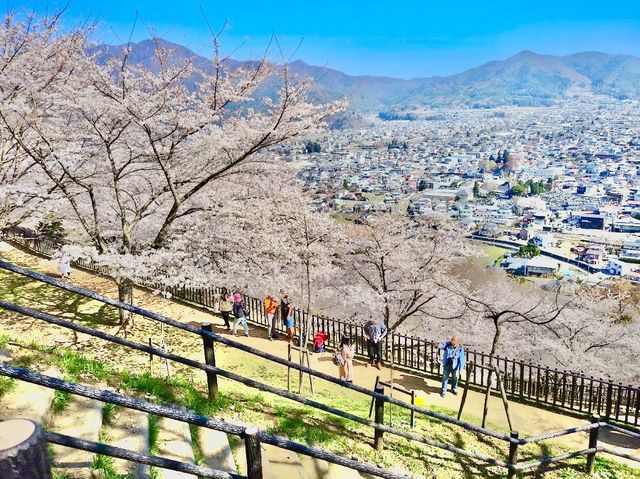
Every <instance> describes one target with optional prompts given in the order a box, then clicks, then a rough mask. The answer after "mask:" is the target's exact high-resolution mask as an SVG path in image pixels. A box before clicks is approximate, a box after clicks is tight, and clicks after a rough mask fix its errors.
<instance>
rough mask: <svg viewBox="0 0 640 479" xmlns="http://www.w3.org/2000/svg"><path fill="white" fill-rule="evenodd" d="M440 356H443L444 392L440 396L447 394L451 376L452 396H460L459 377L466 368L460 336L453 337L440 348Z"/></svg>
mask: <svg viewBox="0 0 640 479" xmlns="http://www.w3.org/2000/svg"><path fill="white" fill-rule="evenodd" d="M438 354H439V355H441V356H442V359H441V362H442V390H441V391H440V396H442V397H444V396H445V395H446V394H447V385H448V383H449V376H451V394H453V395H454V396H455V395H456V394H458V391H457V389H458V377H459V375H460V371H462V370H463V369H464V368H465V357H464V348H463V347H462V345H461V344H460V340H459V339H458V336H453V337H452V338H451V339H450V340H449V341H446V342H445V343H443V344H441V345H440V346H439V347H438Z"/></svg>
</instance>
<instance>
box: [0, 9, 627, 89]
mask: <svg viewBox="0 0 640 479" xmlns="http://www.w3.org/2000/svg"><path fill="white" fill-rule="evenodd" d="M5 1H6V7H5V8H13V9H17V10H24V9H30V10H36V11H38V12H44V11H46V10H47V9H48V10H49V11H51V10H52V9H55V8H57V7H60V6H64V5H66V4H67V2H66V1H59V0H48V1H43V0H30V1H25V2H17V1H7V0H5ZM69 3H70V5H69V7H68V10H67V14H66V20H65V21H66V22H67V24H68V25H73V24H77V23H79V22H83V21H87V20H98V22H99V28H98V31H97V33H96V37H97V39H99V40H100V41H104V42H106V43H124V42H125V41H126V40H127V39H128V37H129V34H130V31H131V27H132V25H133V23H134V20H135V18H136V12H138V23H137V26H136V28H135V30H134V32H133V39H134V40H141V39H144V38H148V37H150V36H152V35H157V36H161V37H163V38H165V39H167V40H171V41H175V42H177V43H181V44H183V45H185V46H187V47H189V48H191V49H192V50H194V51H196V52H198V53H200V54H203V55H207V54H208V53H209V52H210V41H209V33H208V32H209V29H208V27H207V21H208V22H209V23H210V24H211V25H212V27H213V28H214V30H217V29H219V28H221V27H222V26H223V25H224V24H225V21H228V25H227V28H226V30H225V33H224V35H223V36H222V47H223V49H224V51H225V52H227V53H231V52H233V56H234V57H235V58H238V59H247V58H255V57H258V56H261V55H262V54H263V53H264V50H265V48H266V47H267V45H268V44H269V40H270V38H271V37H272V34H274V33H275V34H276V35H277V38H278V43H279V44H280V47H281V50H282V52H283V55H282V56H283V57H284V58H286V59H290V58H293V59H302V60H304V61H306V62H307V63H310V64H314V65H321V66H327V67H330V68H335V69H338V70H341V71H344V72H346V73H349V74H359V75H362V74H371V75H388V76H394V77H400V78H412V77H425V76H433V75H448V74H452V73H458V72H460V71H463V70H465V69H467V68H471V67H474V66H477V65H479V64H481V63H484V62H487V61H491V60H494V59H501V58H506V57H508V56H511V55H513V54H515V53H517V52H518V51H521V50H533V51H535V52H538V53H547V54H559V55H563V54H569V53H575V52H580V51H603V52H607V53H625V54H632V55H637V56H640V1H638V0H609V1H593V0H581V1H578V0H553V1H549V0H538V1H522V0H511V1H503V0H500V1H491V0H484V1H478V0H475V1H468V0H458V1H451V0H439V1H433V0H421V1H414V0H395V1H361V0H340V1H338V0H323V1H313V2H312V1H303V0H298V1H278V0H272V1H268V0H265V1H253V0H245V1H242V0H235V1H233V0H216V1H203V0H200V1H192V0H179V1H175V0H174V1H171V2H169V1H165V0H129V1H101V2H100V1H95V0H71V1H70V2H69ZM203 12H204V13H203ZM205 18H206V20H207V21H205ZM269 54H270V56H271V58H272V59H274V60H280V59H281V57H282V56H281V54H280V50H279V49H278V48H275V47H274V45H273V44H272V47H271V49H270V52H269Z"/></svg>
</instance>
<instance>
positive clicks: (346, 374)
mask: <svg viewBox="0 0 640 479" xmlns="http://www.w3.org/2000/svg"><path fill="white" fill-rule="evenodd" d="M338 351H339V352H340V355H341V356H342V359H343V361H344V363H343V365H342V366H340V379H342V380H343V381H346V382H348V383H353V348H352V347H351V338H350V337H349V336H343V337H342V339H341V340H340V347H339V348H338Z"/></svg>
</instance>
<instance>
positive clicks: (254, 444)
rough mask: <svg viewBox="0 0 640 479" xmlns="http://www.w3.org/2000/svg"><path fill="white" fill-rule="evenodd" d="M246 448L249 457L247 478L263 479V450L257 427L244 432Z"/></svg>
mask: <svg viewBox="0 0 640 479" xmlns="http://www.w3.org/2000/svg"><path fill="white" fill-rule="evenodd" d="M244 448H245V452H246V456H247V477H248V478H249V479H262V449H261V446H260V437H259V436H258V428H257V427H248V428H246V429H245V430H244Z"/></svg>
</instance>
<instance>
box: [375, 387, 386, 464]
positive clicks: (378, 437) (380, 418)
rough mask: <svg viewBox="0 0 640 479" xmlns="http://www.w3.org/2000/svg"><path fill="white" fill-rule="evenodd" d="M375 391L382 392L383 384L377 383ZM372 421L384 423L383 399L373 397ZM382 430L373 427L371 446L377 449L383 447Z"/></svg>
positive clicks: (380, 449) (379, 449)
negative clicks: (373, 413) (373, 415)
mask: <svg viewBox="0 0 640 479" xmlns="http://www.w3.org/2000/svg"><path fill="white" fill-rule="evenodd" d="M375 392H377V393H378V394H384V386H382V385H379V384H377V385H376V388H375ZM374 421H375V422H376V424H383V423H384V399H382V398H379V397H376V398H375V418H374ZM382 434H383V433H382V431H381V430H380V429H375V430H374V436H373V447H375V449H376V450H377V451H382V448H383V447H384V442H383V438H382Z"/></svg>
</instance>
